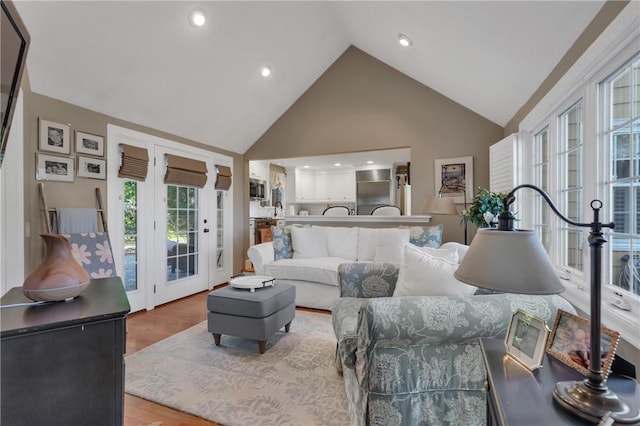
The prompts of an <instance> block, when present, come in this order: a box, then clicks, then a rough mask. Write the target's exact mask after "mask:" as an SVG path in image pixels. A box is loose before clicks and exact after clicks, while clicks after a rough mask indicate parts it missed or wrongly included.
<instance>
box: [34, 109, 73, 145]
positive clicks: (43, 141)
mask: <svg viewBox="0 0 640 426" xmlns="http://www.w3.org/2000/svg"><path fill="white" fill-rule="evenodd" d="M38 128H39V133H38V134H39V143H38V149H39V150H40V151H48V152H55V153H57V154H69V153H70V152H71V141H70V139H71V129H70V128H69V126H68V125H67V124H61V123H56V122H53V121H49V120H44V119H42V118H40V119H39V126H38Z"/></svg>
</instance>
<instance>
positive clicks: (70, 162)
mask: <svg viewBox="0 0 640 426" xmlns="http://www.w3.org/2000/svg"><path fill="white" fill-rule="evenodd" d="M74 164H75V161H74V158H73V157H61V156H59V155H49V154H43V153H41V152H37V153H36V180H46V181H53V182H73V181H74V180H75V168H74Z"/></svg>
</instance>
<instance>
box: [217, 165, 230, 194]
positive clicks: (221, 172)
mask: <svg viewBox="0 0 640 426" xmlns="http://www.w3.org/2000/svg"><path fill="white" fill-rule="evenodd" d="M230 187H231V168H230V167H227V166H221V165H220V164H216V189H223V190H225V191H226V190H228V189H229V188H230Z"/></svg>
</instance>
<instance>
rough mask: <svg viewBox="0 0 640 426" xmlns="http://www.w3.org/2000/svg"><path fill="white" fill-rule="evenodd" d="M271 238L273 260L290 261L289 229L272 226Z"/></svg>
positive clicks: (291, 252)
mask: <svg viewBox="0 0 640 426" xmlns="http://www.w3.org/2000/svg"><path fill="white" fill-rule="evenodd" d="M271 236H272V238H273V240H272V241H273V252H274V259H275V260H279V259H291V256H292V255H293V249H292V248H291V228H290V227H283V226H272V227H271Z"/></svg>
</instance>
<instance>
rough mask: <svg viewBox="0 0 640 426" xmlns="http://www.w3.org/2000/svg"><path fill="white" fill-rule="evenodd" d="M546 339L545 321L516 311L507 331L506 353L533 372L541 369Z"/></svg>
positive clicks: (522, 311) (547, 332)
mask: <svg viewBox="0 0 640 426" xmlns="http://www.w3.org/2000/svg"><path fill="white" fill-rule="evenodd" d="M548 337H549V328H548V327H547V323H546V322H545V320H543V319H542V318H538V317H536V316H535V315H532V314H530V313H528V312H526V311H524V310H522V309H517V310H516V311H515V312H514V313H513V315H512V316H511V322H510V323H509V328H508V330H507V337H506V339H505V344H506V346H507V353H508V354H509V355H511V356H512V357H513V358H515V359H516V360H517V361H519V362H520V364H522V365H524V366H525V367H526V368H527V369H529V370H531V371H533V370H535V369H537V368H540V367H542V358H543V357H544V353H545V348H546V344H547V338H548Z"/></svg>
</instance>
